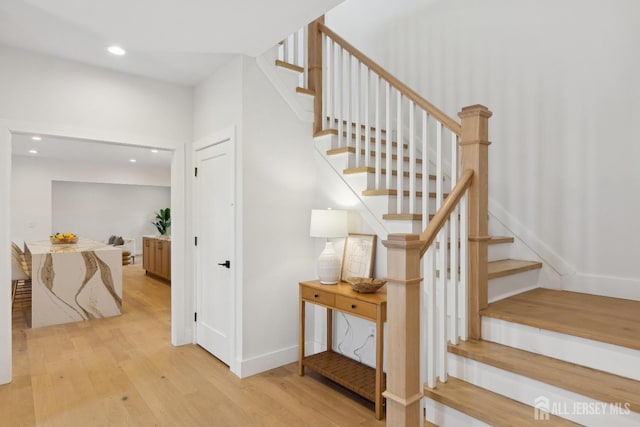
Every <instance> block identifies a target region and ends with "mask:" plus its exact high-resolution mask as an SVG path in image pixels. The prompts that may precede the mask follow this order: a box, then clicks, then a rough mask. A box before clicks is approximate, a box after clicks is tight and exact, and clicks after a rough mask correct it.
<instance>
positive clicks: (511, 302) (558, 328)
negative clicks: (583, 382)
mask: <svg viewBox="0 0 640 427" xmlns="http://www.w3.org/2000/svg"><path fill="white" fill-rule="evenodd" d="M482 315H483V316H489V317H494V318H497V319H502V320H507V321H510V322H515V323H520V324H523V325H528V326H533V327H535V328H541V329H546V330H549V331H554V332H560V333H563V334H568V335H573V336H577V337H582V338H586V339H591V340H596V341H601V342H605V343H609V344H614V345H619V346H622V347H628V348H632V349H635V350H640V301H631V300H624V299H619V298H609V297H601V296H597V295H588V294H581V293H577V292H568V291H558V290H554V289H544V288H538V289H533V290H531V291H528V292H524V293H521V294H518V295H514V296H513V297H509V298H506V299H503V300H500V301H496V302H494V303H491V304H489V306H488V307H487V308H486V309H485V310H483V311H482Z"/></svg>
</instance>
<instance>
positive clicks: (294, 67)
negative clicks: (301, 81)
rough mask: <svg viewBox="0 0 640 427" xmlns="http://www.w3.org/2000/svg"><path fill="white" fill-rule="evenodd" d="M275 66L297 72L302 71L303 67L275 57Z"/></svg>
mask: <svg viewBox="0 0 640 427" xmlns="http://www.w3.org/2000/svg"><path fill="white" fill-rule="evenodd" d="M276 66H277V67H281V68H286V69H287V70H291V71H296V72H298V73H304V68H302V67H301V66H299V65H295V64H290V63H288V62H284V61H281V60H279V59H276Z"/></svg>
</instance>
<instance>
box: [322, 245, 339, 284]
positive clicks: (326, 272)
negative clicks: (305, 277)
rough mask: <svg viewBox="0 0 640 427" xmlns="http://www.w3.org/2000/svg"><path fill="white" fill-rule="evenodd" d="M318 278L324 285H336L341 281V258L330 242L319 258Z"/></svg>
mask: <svg viewBox="0 0 640 427" xmlns="http://www.w3.org/2000/svg"><path fill="white" fill-rule="evenodd" d="M318 278H319V279H320V283H322V284H323V285H335V284H336V283H338V282H339V281H340V256H339V255H338V253H337V252H336V251H335V249H333V243H332V242H331V241H330V240H327V244H326V245H325V247H324V250H323V251H322V253H321V254H320V257H318Z"/></svg>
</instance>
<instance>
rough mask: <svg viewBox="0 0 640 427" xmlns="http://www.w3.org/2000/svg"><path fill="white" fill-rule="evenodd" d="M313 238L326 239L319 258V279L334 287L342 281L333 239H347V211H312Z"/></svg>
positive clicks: (311, 228) (310, 230)
mask: <svg viewBox="0 0 640 427" xmlns="http://www.w3.org/2000/svg"><path fill="white" fill-rule="evenodd" d="M309 234H310V235H311V237H324V238H326V239H327V243H326V245H325V247H324V250H323V251H322V253H321V254H320V257H318V278H319V279H320V283H322V284H323V285H334V284H336V283H338V281H339V280H340V256H339V255H338V253H337V252H336V251H335V249H333V242H331V240H329V239H331V238H335V237H347V234H348V231H347V211H339V210H338V211H336V210H332V209H326V210H325V209H312V210H311V226H310V227H309Z"/></svg>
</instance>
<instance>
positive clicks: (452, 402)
mask: <svg viewBox="0 0 640 427" xmlns="http://www.w3.org/2000/svg"><path fill="white" fill-rule="evenodd" d="M424 393H425V396H427V397H429V398H430V399H433V400H435V401H437V402H440V403H442V404H444V405H447V406H450V407H452V408H454V409H456V410H458V411H460V412H462V413H465V414H467V415H469V416H471V417H473V418H476V419H478V420H481V421H484V422H485V423H487V424H489V425H492V426H495V427H512V426H518V427H527V426H530V427H539V426H540V425H541V421H539V420H536V419H535V418H534V417H533V407H532V406H529V405H525V404H524V403H520V402H517V401H515V400H512V399H509V398H507V397H504V396H501V395H499V394H496V393H493V392H491V391H489V390H486V389H483V388H480V387H476V386H474V385H473V384H470V383H467V382H465V381H462V380H459V379H457V378H454V377H449V379H448V381H447V382H446V383H444V384H443V383H441V382H438V384H437V386H436V388H435V389H430V388H428V387H425V389H424ZM544 425H554V426H577V425H579V424H576V423H573V422H571V421H568V420H565V419H562V418H559V417H556V416H554V415H551V416H550V417H549V421H548V422H545V423H544Z"/></svg>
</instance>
